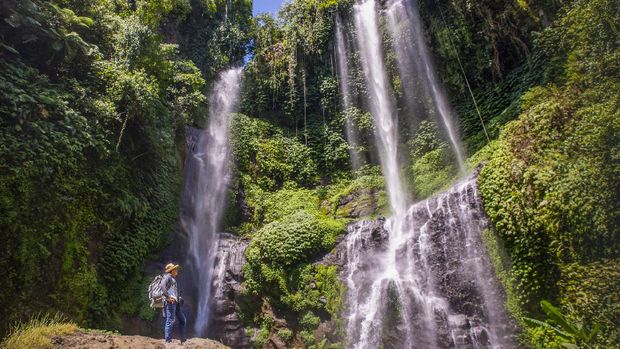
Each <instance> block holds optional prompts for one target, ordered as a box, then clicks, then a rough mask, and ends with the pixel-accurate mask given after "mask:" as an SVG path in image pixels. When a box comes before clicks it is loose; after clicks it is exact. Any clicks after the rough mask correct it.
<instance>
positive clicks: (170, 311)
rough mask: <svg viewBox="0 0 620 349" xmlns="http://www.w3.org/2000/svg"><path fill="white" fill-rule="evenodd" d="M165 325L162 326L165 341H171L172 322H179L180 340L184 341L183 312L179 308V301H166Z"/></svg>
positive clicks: (184, 320)
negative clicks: (172, 302)
mask: <svg viewBox="0 0 620 349" xmlns="http://www.w3.org/2000/svg"><path fill="white" fill-rule="evenodd" d="M165 310H166V325H165V327H164V337H165V339H166V342H172V327H173V326H174V323H175V322H177V320H178V322H179V332H180V333H181V341H185V340H186V339H187V338H185V322H186V319H185V314H183V311H182V310H181V306H180V305H179V303H176V302H175V303H174V304H170V303H168V302H166V305H165Z"/></svg>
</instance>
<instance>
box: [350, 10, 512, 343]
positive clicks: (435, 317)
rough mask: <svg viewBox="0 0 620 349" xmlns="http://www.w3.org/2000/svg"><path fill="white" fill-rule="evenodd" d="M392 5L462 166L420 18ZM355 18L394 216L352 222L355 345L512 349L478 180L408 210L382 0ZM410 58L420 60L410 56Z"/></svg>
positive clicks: (392, 23) (396, 26)
mask: <svg viewBox="0 0 620 349" xmlns="http://www.w3.org/2000/svg"><path fill="white" fill-rule="evenodd" d="M399 4H400V5H399ZM389 5H390V7H389V9H388V11H387V12H386V14H387V16H388V20H387V22H388V27H391V28H390V30H391V31H392V34H394V33H400V32H399V31H400V27H402V26H403V25H410V26H412V28H413V29H412V30H413V35H414V38H413V40H414V43H413V44H412V45H409V46H410V47H415V50H413V49H409V48H407V47H404V48H402V50H401V51H402V52H401V53H398V52H397V56H400V57H397V58H399V62H398V63H399V65H402V67H401V68H400V72H401V73H402V74H405V73H407V74H412V73H414V72H415V69H416V65H417V66H418V67H420V68H421V69H422V68H423V69H422V71H423V74H422V75H421V76H417V77H416V79H417V80H419V83H421V84H422V85H426V87H424V88H422V90H421V91H422V93H426V94H427V95H428V96H431V97H432V100H433V103H434V105H435V107H436V108H437V112H438V113H439V115H440V116H441V118H442V122H443V123H444V125H445V127H446V129H447V131H448V134H449V137H450V141H451V143H452V145H453V148H454V151H455V154H456V157H457V159H458V161H459V165H460V166H461V167H462V163H463V159H462V155H461V152H460V147H459V146H458V142H457V138H456V137H457V135H456V132H455V131H454V128H453V126H452V123H451V115H450V114H449V108H448V104H447V102H446V100H445V97H444V96H443V95H442V94H441V93H440V90H439V87H438V84H437V81H436V78H435V75H434V72H433V70H432V69H433V67H432V65H431V62H430V59H429V56H428V53H427V50H426V48H425V47H424V43H423V40H422V31H421V26H420V24H419V18H418V16H417V14H416V13H415V12H414V11H410V8H409V9H408V8H405V7H399V6H404V5H403V4H402V3H401V2H399V1H391V2H390V4H389ZM353 16H354V23H355V30H356V33H357V43H358V48H359V51H360V57H361V63H362V70H363V72H364V76H365V80H366V83H367V90H368V98H369V101H368V107H369V109H370V112H371V114H372V115H373V119H374V122H375V127H376V132H375V135H376V140H377V144H378V150H379V158H380V160H381V167H382V172H383V175H384V178H385V181H386V187H387V192H388V195H389V199H390V206H391V209H392V217H391V218H390V219H388V220H386V221H384V222H376V221H375V222H360V223H358V224H355V225H352V226H350V227H349V232H348V234H347V238H346V239H345V241H344V244H345V245H346V252H345V255H346V261H345V263H344V265H345V268H344V271H343V279H344V280H345V283H346V286H347V294H346V302H345V303H346V310H345V312H344V317H345V320H346V331H347V347H348V348H355V349H370V348H373V349H374V348H429V349H432V348H463V349H473V348H476V349H478V348H512V347H513V344H512V340H511V335H512V331H510V330H509V327H510V321H509V320H508V318H507V316H506V315H505V313H504V311H503V309H502V304H503V303H502V298H501V292H500V291H499V288H498V287H497V284H496V283H494V281H493V280H494V279H493V273H492V270H491V268H490V263H489V261H488V256H487V255H486V254H485V250H484V248H483V245H482V242H481V238H480V234H481V232H482V230H483V229H484V227H485V225H486V222H485V220H484V215H483V214H482V213H481V206H480V202H479V200H478V197H477V195H476V186H475V180H474V179H472V178H470V179H468V180H467V181H464V182H463V183H460V184H459V185H457V186H456V187H454V188H453V189H452V190H450V191H449V192H447V193H444V194H442V195H439V196H438V197H436V198H433V199H429V200H427V201H423V202H420V203H417V204H415V205H413V206H412V207H411V208H409V209H407V207H408V205H409V198H408V196H407V194H406V191H405V186H404V184H403V182H402V179H401V175H400V167H399V166H400V165H399V161H398V138H399V137H398V136H399V133H398V120H397V119H396V112H395V106H394V101H393V96H392V95H393V93H392V90H391V88H390V84H389V81H388V75H387V72H386V69H385V63H384V62H385V59H384V56H383V45H382V37H381V33H380V29H379V28H380V27H379V23H380V17H379V8H378V0H360V1H359V2H357V3H356V4H355V5H354V8H353ZM390 17H391V18H390ZM403 19H404V20H406V21H405V22H403ZM395 45H398V43H395ZM399 50H400V49H398V50H396V51H399ZM412 50H413V51H412ZM408 54H411V55H412V56H411V57H405V56H407V55H408ZM409 65H410V66H409ZM405 66H407V67H405ZM402 78H403V77H401V79H402ZM420 79H422V80H421V81H420ZM461 296H462V297H461ZM459 297H461V298H459Z"/></svg>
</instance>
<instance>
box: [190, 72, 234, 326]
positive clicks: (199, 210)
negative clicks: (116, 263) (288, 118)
mask: <svg viewBox="0 0 620 349" xmlns="http://www.w3.org/2000/svg"><path fill="white" fill-rule="evenodd" d="M240 80H241V68H235V69H230V70H227V71H225V72H223V73H221V74H220V77H219V79H218V81H217V82H216V83H215V84H214V86H213V89H212V91H211V93H210V95H209V119H208V126H207V128H206V129H204V130H198V129H189V131H188V133H189V137H192V138H193V139H192V142H191V143H192V144H193V147H191V148H192V149H189V151H188V155H187V158H186V161H185V182H184V190H183V198H182V213H181V226H182V228H183V231H184V232H185V234H186V235H187V240H188V251H187V259H188V261H187V262H188V272H189V273H190V275H191V280H192V286H193V288H194V289H195V290H196V291H195V292H194V293H195V299H194V302H195V307H196V309H195V322H194V331H195V332H196V334H197V335H198V336H204V335H205V333H206V331H207V327H208V325H209V320H210V315H211V314H210V309H209V307H210V300H211V284H212V277H213V264H214V260H215V256H216V251H217V244H218V237H217V233H218V231H219V228H220V224H221V220H222V215H223V213H224V210H225V208H226V207H225V206H226V202H227V201H226V191H227V189H228V183H229V181H230V167H229V163H230V147H229V127H230V119H231V114H232V113H233V112H234V111H235V108H236V106H237V102H238V98H239V87H240V86H239V85H240Z"/></svg>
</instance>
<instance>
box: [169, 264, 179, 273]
mask: <svg viewBox="0 0 620 349" xmlns="http://www.w3.org/2000/svg"><path fill="white" fill-rule="evenodd" d="M179 267H180V265H178V264H174V263H168V264H166V268H165V270H166V273H169V272H171V271H173V270H175V269H179Z"/></svg>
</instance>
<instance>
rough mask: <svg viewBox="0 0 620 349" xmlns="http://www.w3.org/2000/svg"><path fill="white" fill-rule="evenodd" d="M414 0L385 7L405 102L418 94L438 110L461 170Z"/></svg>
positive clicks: (457, 145) (447, 111) (460, 158)
mask: <svg viewBox="0 0 620 349" xmlns="http://www.w3.org/2000/svg"><path fill="white" fill-rule="evenodd" d="M414 1H415V0H390V1H389V2H388V4H387V9H386V17H387V24H388V26H387V27H388V30H389V32H390V35H391V37H392V39H393V41H392V42H393V48H394V52H395V53H396V61H397V65H398V72H399V74H400V76H401V81H402V82H403V90H404V93H405V97H406V100H407V102H408V103H413V101H415V100H416V99H418V98H422V99H423V100H424V99H426V98H428V97H430V98H431V99H432V101H433V106H434V108H433V109H434V111H435V114H439V117H440V121H441V124H443V126H444V129H445V131H446V133H447V135H448V139H449V141H450V144H451V146H452V150H453V151H454V154H455V156H456V159H457V162H458V165H459V169H460V170H461V173H463V172H464V165H463V154H462V150H461V145H460V142H459V140H458V133H457V129H456V128H455V126H454V116H453V115H452V111H451V109H450V106H449V104H448V101H447V100H446V97H445V95H444V93H443V91H442V89H441V87H440V85H439V83H438V81H437V76H436V73H435V68H434V66H433V62H432V59H431V56H430V54H429V52H428V48H427V47H426V43H425V41H424V31H423V29H422V22H421V19H420V15H419V13H418V10H417V6H416V4H415V3H412V2H414ZM416 93H417V94H419V95H416ZM409 109H410V111H411V110H414V107H412V106H409Z"/></svg>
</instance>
